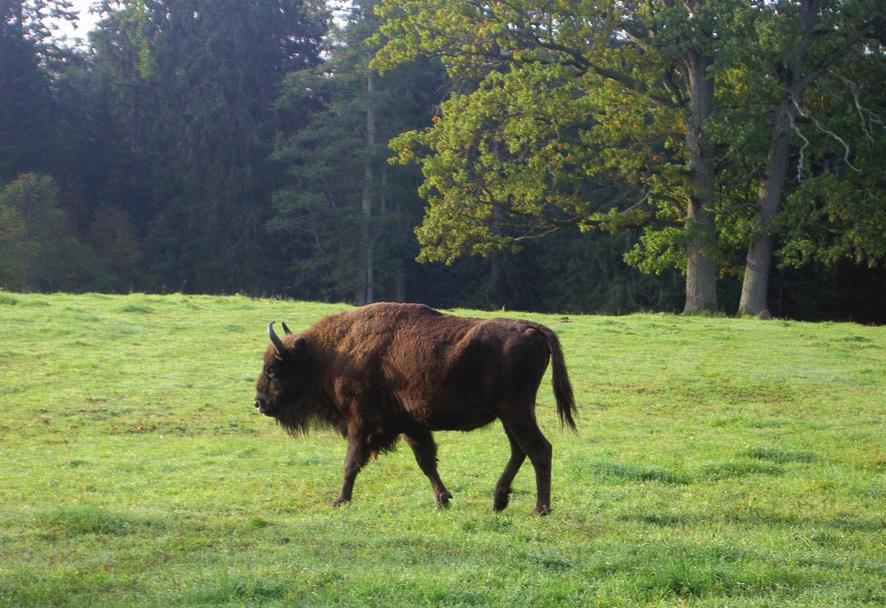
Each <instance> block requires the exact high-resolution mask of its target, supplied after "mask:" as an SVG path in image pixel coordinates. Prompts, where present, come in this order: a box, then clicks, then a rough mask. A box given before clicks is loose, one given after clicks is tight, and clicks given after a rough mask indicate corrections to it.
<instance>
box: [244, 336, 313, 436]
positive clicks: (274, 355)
mask: <svg viewBox="0 0 886 608" xmlns="http://www.w3.org/2000/svg"><path fill="white" fill-rule="evenodd" d="M283 330H284V331H285V332H286V336H285V337H284V338H283V339H280V338H279V337H278V336H277V334H276V333H274V322H273V321H271V322H270V323H269V324H268V337H269V338H270V339H271V344H270V346H268V349H267V350H266V351H265V356H264V365H263V366H262V371H261V373H260V374H259V375H258V378H257V379H256V381H255V409H257V410H258V411H259V413H261V414H264V415H265V416H273V417H275V418H278V419H281V418H285V417H287V416H288V415H292V413H293V412H292V410H293V408H294V407H295V404H296V402H297V401H298V400H299V397H300V396H302V393H303V392H304V385H305V377H304V371H305V370H304V367H305V366H304V365H303V363H304V359H305V349H306V346H307V343H306V341H305V339H304V338H302V337H299V336H296V335H294V334H293V333H292V332H290V331H289V328H288V327H286V323H283Z"/></svg>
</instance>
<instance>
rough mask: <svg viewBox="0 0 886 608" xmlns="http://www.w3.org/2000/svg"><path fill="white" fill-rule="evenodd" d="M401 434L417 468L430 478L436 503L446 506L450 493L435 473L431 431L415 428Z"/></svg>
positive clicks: (435, 454) (435, 447)
mask: <svg viewBox="0 0 886 608" xmlns="http://www.w3.org/2000/svg"><path fill="white" fill-rule="evenodd" d="M403 436H404V437H405V438H406V443H408V444H409V447H411V448H412V453H413V454H415V461H416V462H417V463H418V466H419V468H421V470H422V472H423V473H424V474H425V475H427V477H428V479H429V480H430V482H431V487H432V488H433V490H434V498H435V499H436V500H437V504H438V505H439V506H441V507H448V506H449V501H450V499H451V498H452V493H451V492H450V491H449V490H447V489H446V486H444V485H443V481H442V480H441V479H440V475H439V474H438V473H437V444H436V443H434V436H433V435H432V434H431V431H429V430H427V429H423V428H416V429H412V430H410V431H409V432H408V433H404V434H403Z"/></svg>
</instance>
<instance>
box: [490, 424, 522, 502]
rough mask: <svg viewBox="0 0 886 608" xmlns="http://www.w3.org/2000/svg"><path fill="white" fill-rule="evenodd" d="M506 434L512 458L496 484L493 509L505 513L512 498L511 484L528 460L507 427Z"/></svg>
mask: <svg viewBox="0 0 886 608" xmlns="http://www.w3.org/2000/svg"><path fill="white" fill-rule="evenodd" d="M505 433H506V434H507V436H508V443H510V444H511V457H510V458H509V459H508V464H506V465H505V469H504V471H502V473H501V477H499V478H498V483H496V484H495V491H494V492H493V494H492V508H493V509H495V510H496V511H504V510H505V509H506V508H507V506H508V502H509V501H510V498H511V483H512V482H513V481H514V477H516V475H517V471H519V470H520V466H521V465H522V464H523V461H524V460H526V453H525V452H524V451H523V450H521V449H520V446H519V445H517V442H516V441H515V440H514V437H513V435H511V433H510V431H508V429H507V427H505Z"/></svg>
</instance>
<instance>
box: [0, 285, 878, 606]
mask: <svg viewBox="0 0 886 608" xmlns="http://www.w3.org/2000/svg"><path fill="white" fill-rule="evenodd" d="M345 308H346V307H345V306H342V305H326V304H311V303H300V302H288V301H275V300H254V299H249V298H246V297H208V296H185V295H170V296H150V295H138V294H135V295H129V296H108V295H81V296H72V295H62V294H58V295H37V294H35V295H23V294H13V293H5V292H0V403H2V406H3V407H2V417H0V605H2V606H66V605H68V606H84V605H95V606H99V605H100V606H115V605H117V606H132V605H138V606H240V605H249V606H256V605H262V606H284V605H285V606H291V605H304V606H335V605H339V606H385V607H389V606H490V605H492V606H494V605H508V606H663V605H672V604H681V605H691V606H710V607H714V606H730V607H744V606H780V607H781V606H874V605H883V604H884V603H886V595H884V591H883V590H884V588H886V586H884V561H883V560H884V548H886V547H884V540H886V535H884V523H886V516H884V508H883V505H884V478H883V472H884V470H883V467H884V435H883V416H884V410H886V407H884V406H886V328H875V327H863V326H859V325H853V324H837V323H818V324H810V323H799V322H788V321H781V320H773V321H757V320H751V319H728V318H684V317H678V316H672V315H659V314H638V315H632V316H627V317H604V316H570V317H568V318H566V317H562V316H559V315H548V316H546V315H535V314H527V315H516V314H511V313H498V315H492V314H490V313H479V312H473V311H470V312H469V311H460V312H461V313H462V314H472V315H477V316H501V315H506V316H522V317H527V318H531V319H533V320H537V321H540V322H543V323H545V324H547V325H549V326H550V327H551V328H553V329H554V330H555V331H557V332H558V334H559V335H560V338H561V341H562V343H563V349H564V352H565V354H566V360H567V365H568V366H569V369H570V373H571V377H572V382H573V385H574V388H575V392H576V400H577V402H578V407H579V420H578V424H579V432H578V434H572V433H570V432H567V431H564V430H561V429H559V427H558V425H557V422H556V414H555V409H554V405H553V396H552V393H551V390H550V382H549V378H546V379H545V380H544V383H543V385H542V390H541V391H540V393H539V409H538V411H539V418H540V422H541V426H542V429H543V430H544V432H545V433H546V434H547V436H548V438H549V439H550V440H551V442H552V443H553V444H554V467H553V469H554V470H553V481H554V483H553V507H554V513H553V514H552V515H551V516H550V517H547V518H538V517H531V516H529V512H530V511H531V510H532V508H533V506H534V480H533V475H532V473H531V467H530V466H529V465H528V464H527V465H525V466H524V468H523V470H522V471H521V473H520V475H519V476H518V477H517V480H516V482H515V491H516V492H515V495H514V496H513V498H512V500H511V506H510V508H509V509H508V510H507V511H505V512H503V513H500V514H496V513H493V512H492V510H491V505H492V501H491V492H492V487H493V484H494V482H495V480H496V478H497V476H498V474H499V473H500V472H501V469H502V467H503V466H504V464H505V462H506V460H507V456H508V448H507V441H506V438H505V436H504V434H503V432H502V430H501V428H500V425H499V424H498V423H495V424H493V425H490V426H489V427H487V428H485V429H482V430H479V431H475V432H472V433H468V434H462V433H438V434H437V441H438V443H439V445H440V472H441V475H442V477H443V479H444V481H445V482H446V484H447V485H448V486H449V488H450V490H452V491H453V493H454V494H455V499H454V500H453V505H452V507H451V508H450V509H448V510H438V509H436V508H435V507H434V501H433V497H432V495H431V491H430V487H429V484H428V483H427V481H426V480H425V478H424V477H423V475H422V474H421V472H420V471H419V470H418V467H417V466H416V465H415V463H414V460H413V457H412V454H411V452H410V450H409V449H408V448H406V447H405V446H401V447H400V448H399V449H398V450H397V451H395V452H394V453H392V454H388V455H385V456H382V457H381V458H380V459H378V460H377V461H374V462H372V463H370V465H369V466H368V467H367V468H366V469H365V471H364V472H363V473H362V474H361V476H360V477H359V478H358V480H357V487H356V490H355V495H354V502H353V503H352V504H351V505H350V506H347V507H344V508H340V509H332V508H331V507H330V503H331V501H332V499H333V498H334V497H335V495H336V491H337V489H338V485H339V478H340V474H341V462H342V457H343V454H344V447H345V446H344V442H343V441H342V440H341V439H340V438H339V437H337V436H335V435H333V434H332V433H331V432H318V433H315V434H312V435H310V436H308V437H306V438H299V439H295V440H293V439H290V438H288V437H287V436H286V435H285V434H284V433H283V432H282V431H281V430H280V429H279V428H277V427H276V425H275V424H274V422H273V421H272V420H270V419H268V418H264V417H261V416H258V415H256V414H255V412H254V410H253V404H252V400H253V381H254V379H255V375H256V373H257V372H258V370H259V367H260V355H261V352H262V351H263V350H264V348H265V345H266V335H265V325H266V323H267V321H268V320H269V319H285V320H286V321H287V323H288V324H289V325H290V326H291V327H292V328H294V329H295V328H302V327H305V326H306V325H308V324H309V323H311V322H313V321H315V320H317V319H319V318H320V317H322V316H324V315H327V314H330V313H333V312H337V311H340V310H344V309H345Z"/></svg>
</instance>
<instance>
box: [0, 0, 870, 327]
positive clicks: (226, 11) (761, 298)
mask: <svg viewBox="0 0 886 608" xmlns="http://www.w3.org/2000/svg"><path fill="white" fill-rule="evenodd" d="M93 10H94V11H95V12H96V14H97V15H98V18H99V20H98V22H97V24H96V26H95V27H94V28H93V29H92V30H91V31H89V32H88V35H86V38H85V40H84V41H82V42H81V43H79V44H75V43H72V42H71V41H70V40H67V39H65V38H64V37H62V36H60V35H59V33H58V31H57V29H56V28H57V27H58V24H59V23H62V22H65V21H69V22H70V21H74V20H75V19H76V13H75V10H74V6H73V4H72V2H71V0H4V1H3V2H2V3H0V288H3V289H7V290H14V291H38V292H55V291H65V292H117V293H127V292H133V291H135V292H146V293H172V292H181V293H203V294H234V293H240V294H245V295H250V296H270V297H282V298H294V299H298V300H312V301H328V302H349V303H353V304H364V303H368V302H372V301H378V300H397V301H419V302H425V303H427V304H430V305H433V306H439V307H473V308H481V309H487V310H489V309H502V308H505V309H512V310H526V311H540V312H559V313H579V312H601V313H609V314H624V313H629V312H634V311H666V312H686V313H695V312H706V311H712V312H715V313H720V314H728V315H735V314H743V315H760V316H768V314H771V315H772V316H778V317H789V318H795V319H802V320H823V319H832V320H853V321H859V322H863V323H884V322H886V306H883V302H884V301H886V271H884V268H883V262H884V261H886V172H884V166H886V148H884V145H883V141H884V131H886V124H884V116H886V90H884V87H883V82H886V62H884V57H886V49H884V37H886V19H884V15H886V11H884V6H883V2H882V0H846V1H837V0H801V1H796V0H769V1H765V2H764V1H750V2H748V1H739V0H685V1H682V2H678V1H674V0H627V1H625V2H619V3H608V2H602V3H596V2H554V1H549V0H534V1H530V0H501V1H499V0H493V1H480V0H409V1H401V0H356V1H353V2H324V1H322V0H305V1H302V0H252V1H250V2H243V1H241V0H212V1H209V0H102V1H100V2H96V3H94V5H93Z"/></svg>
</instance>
